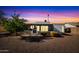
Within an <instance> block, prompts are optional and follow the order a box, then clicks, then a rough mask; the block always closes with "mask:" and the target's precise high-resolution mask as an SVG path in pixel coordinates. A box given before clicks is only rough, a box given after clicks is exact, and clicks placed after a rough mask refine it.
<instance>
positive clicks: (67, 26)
mask: <svg viewBox="0 0 79 59" xmlns="http://www.w3.org/2000/svg"><path fill="white" fill-rule="evenodd" d="M71 27H76V26H74V25H71V24H65V28H71Z"/></svg>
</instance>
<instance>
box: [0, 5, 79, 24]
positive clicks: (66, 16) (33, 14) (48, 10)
mask: <svg viewBox="0 0 79 59" xmlns="http://www.w3.org/2000/svg"><path fill="white" fill-rule="evenodd" d="M0 10H2V11H4V12H5V13H6V16H7V17H11V15H12V14H13V13H14V11H16V13H17V14H20V18H24V19H27V20H28V21H30V22H36V21H44V20H45V19H46V20H47V16H48V14H49V21H50V22H52V23H53V22H55V23H56V22H57V23H58V22H59V23H63V22H79V6H0Z"/></svg>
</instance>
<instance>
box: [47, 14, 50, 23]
mask: <svg viewBox="0 0 79 59" xmlns="http://www.w3.org/2000/svg"><path fill="white" fill-rule="evenodd" d="M47 17H48V22H49V23H50V21H49V14H48V15H47Z"/></svg>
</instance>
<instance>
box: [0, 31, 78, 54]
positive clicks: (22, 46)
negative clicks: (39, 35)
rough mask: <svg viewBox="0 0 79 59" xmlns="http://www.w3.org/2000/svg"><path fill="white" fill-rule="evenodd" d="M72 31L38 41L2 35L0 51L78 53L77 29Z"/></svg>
mask: <svg viewBox="0 0 79 59" xmlns="http://www.w3.org/2000/svg"><path fill="white" fill-rule="evenodd" d="M75 31H76V30H75ZM73 32H74V30H73ZM73 32H72V33H70V34H69V35H63V37H45V38H43V39H42V40H41V41H40V42H29V41H27V40H21V37H20V36H8V37H2V38H0V52H11V53H78V52H79V30H77V31H76V32H74V33H73Z"/></svg>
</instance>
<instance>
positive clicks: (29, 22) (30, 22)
mask: <svg viewBox="0 0 79 59" xmlns="http://www.w3.org/2000/svg"><path fill="white" fill-rule="evenodd" d="M25 24H50V23H48V22H25Z"/></svg>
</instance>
